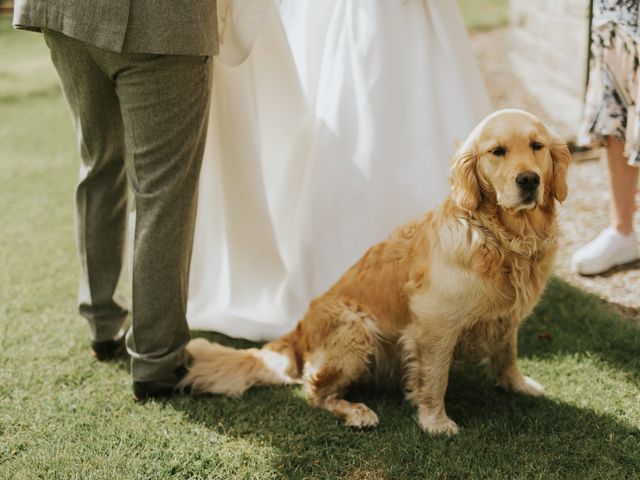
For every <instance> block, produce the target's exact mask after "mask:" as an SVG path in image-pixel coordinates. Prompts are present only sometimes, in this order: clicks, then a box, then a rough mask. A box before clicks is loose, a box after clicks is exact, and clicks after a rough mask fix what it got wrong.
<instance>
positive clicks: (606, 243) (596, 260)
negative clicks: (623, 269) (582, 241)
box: [571, 227, 638, 275]
mask: <svg viewBox="0 0 640 480" xmlns="http://www.w3.org/2000/svg"><path fill="white" fill-rule="evenodd" d="M637 258H638V241H637V240H636V235H635V233H631V234H629V235H623V234H621V233H620V232H618V231H617V230H616V229H615V228H611V227H610V228H606V229H605V230H603V231H602V232H600V235H598V236H597V237H596V238H595V239H593V240H591V241H590V242H589V243H587V244H586V245H585V246H583V247H581V248H579V249H578V250H577V251H576V253H574V254H573V258H572V259H571V267H572V268H573V270H574V271H575V272H577V273H579V274H580V275H598V274H599V273H602V272H606V271H607V270H609V269H610V268H613V267H615V266H616V265H622V264H623V263H629V262H633V261H634V260H636V259H637Z"/></svg>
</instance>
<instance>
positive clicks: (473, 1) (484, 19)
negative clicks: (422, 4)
mask: <svg viewBox="0 0 640 480" xmlns="http://www.w3.org/2000/svg"><path fill="white" fill-rule="evenodd" d="M427 1H428V0H427ZM458 5H459V6H460V10H461V11H462V15H463V17H464V22H465V24H466V25H467V28H468V29H469V30H489V29H492V28H496V27H503V26H505V25H507V23H508V21H509V0H458Z"/></svg>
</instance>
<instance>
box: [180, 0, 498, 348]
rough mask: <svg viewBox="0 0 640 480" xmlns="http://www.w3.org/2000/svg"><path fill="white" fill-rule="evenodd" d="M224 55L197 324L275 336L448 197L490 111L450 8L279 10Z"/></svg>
mask: <svg viewBox="0 0 640 480" xmlns="http://www.w3.org/2000/svg"><path fill="white" fill-rule="evenodd" d="M231 1H233V0H231ZM222 48H223V49H224V48H225V47H224V45H223V46H222ZM222 58H223V60H224V58H225V56H224V55H223V56H222ZM215 61H216V63H215V67H214V88H213V100H212V106H211V118H210V126H209V133H208V135H209V136H208V141H207V147H206V152H205V158H204V163H203V168H202V174H201V178H200V193H199V203H198V218H197V223H196V232H195V241H194V250H193V259H192V264H191V278H190V290H189V303H188V320H189V324H190V326H191V328H193V329H202V330H215V331H218V332H221V333H225V334H227V335H230V336H234V337H242V338H247V339H250V340H256V341H260V340H269V339H272V338H275V337H277V336H278V335H280V334H282V333H285V332H286V331H288V330H289V329H291V327H292V326H293V325H295V323H296V322H297V321H298V320H299V319H300V317H301V315H302V314H303V313H304V311H305V309H306V307H307V305H308V303H309V301H310V300H311V299H312V298H313V297H314V296H316V295H318V294H320V293H322V292H323V291H324V290H326V289H327V288H328V287H329V286H330V285H331V284H332V283H334V282H335V281H336V280H337V279H338V278H339V276H340V275H341V274H342V272H344V271H345V270H346V269H347V268H348V267H349V266H350V265H351V264H352V263H353V262H354V261H356V260H357V259H358V258H359V257H360V256H361V255H362V254H363V253H364V252H365V251H366V249H367V248H368V247H370V246H371V245H373V244H375V243H377V242H379V241H381V240H383V239H385V238H386V237H387V236H388V234H389V233H390V232H391V230H392V229H393V228H394V227H396V226H398V225H400V224H402V223H404V222H406V221H408V220H409V219H411V218H413V217H415V216H418V215H420V214H421V213H423V212H424V211H426V210H428V209H431V208H433V207H435V206H436V205H437V204H438V203H440V202H441V201H442V200H443V199H444V197H445V196H446V194H447V193H448V190H449V184H448V177H449V168H450V158H451V155H452V154H453V152H454V150H455V145H456V142H457V141H461V140H463V139H464V138H465V137H466V135H467V134H468V133H469V132H470V131H471V129H472V128H473V126H475V124H476V123H477V122H478V121H479V120H481V119H482V118H483V117H484V116H485V115H486V114H487V113H489V101H488V97H487V94H486V91H485V89H484V85H483V83H482V79H481V76H480V73H479V71H478V69H477V66H476V64H475V59H474V58H473V55H472V52H471V48H470V44H469V39H468V36H467V33H466V31H465V28H464V25H463V22H462V19H461V16H460V13H459V11H458V10H457V5H456V2H452V1H451V0H385V1H384V2H383V1H369V0H322V1H318V0H281V1H279V2H277V3H274V4H273V5H272V6H271V7H270V8H269V9H268V10H267V13H266V16H265V18H264V21H263V22H262V25H261V27H260V29H259V31H258V34H257V38H256V40H255V43H254V44H253V48H252V49H251V53H250V54H249V56H248V58H247V59H246V60H244V61H242V62H241V63H239V64H238V65H231V66H230V65H225V64H224V63H222V61H220V59H216V60H215ZM228 63H234V62H228Z"/></svg>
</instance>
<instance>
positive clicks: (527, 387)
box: [516, 375, 544, 397]
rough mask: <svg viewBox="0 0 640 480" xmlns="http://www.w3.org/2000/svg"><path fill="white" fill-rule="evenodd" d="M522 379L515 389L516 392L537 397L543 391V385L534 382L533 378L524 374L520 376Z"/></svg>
mask: <svg viewBox="0 0 640 480" xmlns="http://www.w3.org/2000/svg"><path fill="white" fill-rule="evenodd" d="M522 380H523V381H522V383H521V384H520V386H519V388H518V389H517V390H516V391H517V392H519V393H523V394H525V395H530V396H532V397H539V396H540V395H542V394H543V393H544V387H543V386H542V385H541V384H539V383H538V382H536V381H535V380H534V379H533V378H531V377H527V376H526V375H525V376H523V377H522Z"/></svg>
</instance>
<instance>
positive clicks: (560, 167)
mask: <svg viewBox="0 0 640 480" xmlns="http://www.w3.org/2000/svg"><path fill="white" fill-rule="evenodd" d="M570 159H571V155H570V154H569V149H568V148H567V146H566V144H564V142H561V141H559V140H558V139H557V138H556V137H555V136H554V135H553V134H552V133H551V132H550V131H549V130H548V129H547V128H546V127H545V126H544V124H543V123H542V122H541V121H540V120H539V119H538V118H536V117H535V116H534V115H532V114H530V113H528V112H525V111H523V110H515V109H508V110H499V111H497V112H495V113H493V114H491V115H489V116H488V117H487V118H485V119H484V120H483V121H482V122H480V124H479V125H478V126H477V127H476V128H475V129H474V130H473V131H472V132H471V134H470V135H469V137H468V138H467V139H466V140H465V142H464V143H463V144H462V146H461V147H460V149H459V150H458V152H457V153H456V156H455V158H454V164H453V175H452V184H453V185H452V194H453V198H454V200H455V202H456V203H457V204H458V206H459V207H460V208H462V209H464V210H467V211H470V212H472V211H475V210H477V209H478V208H479V207H480V206H481V205H482V204H483V202H493V203H495V204H496V205H497V206H498V207H500V208H503V209H505V210H506V211H509V212H518V211H522V210H532V209H535V208H536V207H538V206H543V205H547V204H548V203H549V202H554V201H555V200H558V201H560V202H562V201H563V200H564V199H565V198H566V196H567V168H568V166H569V162H570Z"/></svg>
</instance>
